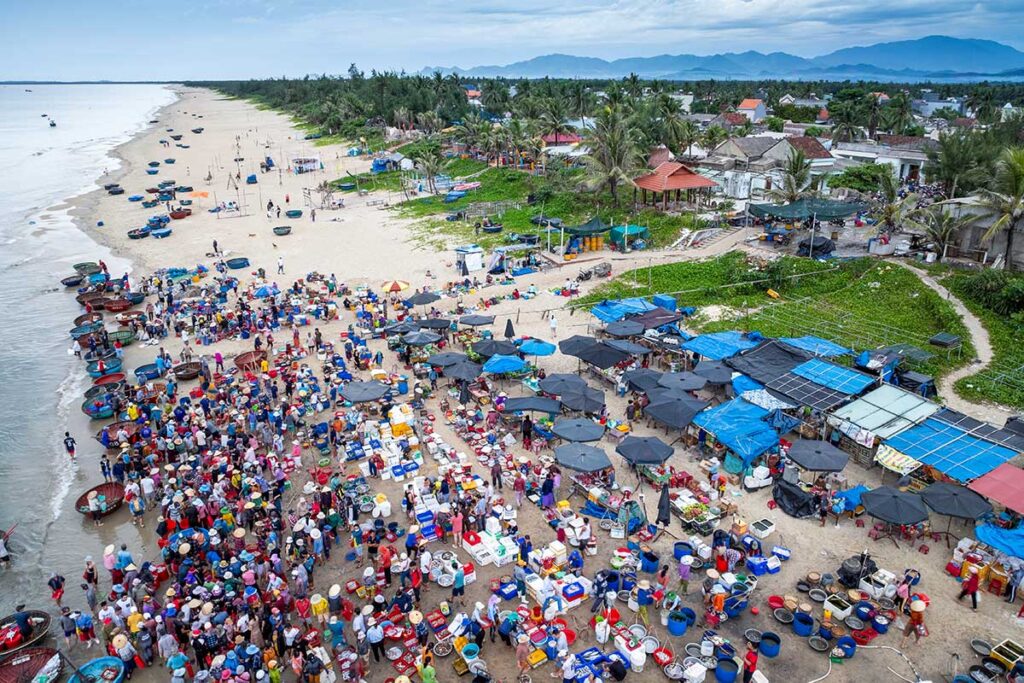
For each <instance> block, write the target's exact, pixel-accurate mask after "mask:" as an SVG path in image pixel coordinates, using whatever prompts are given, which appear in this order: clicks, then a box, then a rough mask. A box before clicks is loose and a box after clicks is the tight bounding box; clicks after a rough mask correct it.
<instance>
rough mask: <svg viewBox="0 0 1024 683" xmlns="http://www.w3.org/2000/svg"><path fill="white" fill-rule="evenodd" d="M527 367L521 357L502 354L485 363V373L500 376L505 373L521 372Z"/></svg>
mask: <svg viewBox="0 0 1024 683" xmlns="http://www.w3.org/2000/svg"><path fill="white" fill-rule="evenodd" d="M525 367H526V361H524V360H523V359H522V358H520V357H519V356H502V355H501V354H495V355H493V356H491V357H490V358H488V359H487V362H486V363H484V367H483V371H484V372H492V373H494V374H498V375H500V374H502V373H504V372H519V371H520V370H522V369H523V368H525Z"/></svg>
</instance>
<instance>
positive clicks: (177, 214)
mask: <svg viewBox="0 0 1024 683" xmlns="http://www.w3.org/2000/svg"><path fill="white" fill-rule="evenodd" d="M168 215H169V216H170V217H171V218H172V219H173V220H176V221H180V220H181V219H183V218H188V217H189V216H191V215H192V209H181V210H180V211H171V212H170V213H169V214H168Z"/></svg>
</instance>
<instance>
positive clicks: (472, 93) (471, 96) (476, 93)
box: [462, 84, 484, 108]
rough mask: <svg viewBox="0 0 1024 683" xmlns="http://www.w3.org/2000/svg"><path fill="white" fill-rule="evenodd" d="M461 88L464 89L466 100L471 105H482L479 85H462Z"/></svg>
mask: <svg viewBox="0 0 1024 683" xmlns="http://www.w3.org/2000/svg"><path fill="white" fill-rule="evenodd" d="M462 89H463V90H465V91H466V101H467V102H468V103H469V104H470V105H471V106H473V107H478V108H479V107H483V106H484V103H483V102H482V101H481V100H480V97H481V95H482V93H481V92H480V88H479V86H476V85H469V84H467V85H464V86H462Z"/></svg>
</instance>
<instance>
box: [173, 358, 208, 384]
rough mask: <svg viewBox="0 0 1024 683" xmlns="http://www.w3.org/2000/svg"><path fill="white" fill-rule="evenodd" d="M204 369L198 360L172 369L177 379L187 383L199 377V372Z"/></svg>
mask: <svg viewBox="0 0 1024 683" xmlns="http://www.w3.org/2000/svg"><path fill="white" fill-rule="evenodd" d="M202 369H203V365H202V363H200V362H199V361H197V360H191V361H188V362H186V363H179V364H178V365H175V366H174V367H173V368H171V372H172V373H173V374H174V378H175V379H177V380H181V381H187V380H190V379H195V378H196V377H198V376H199V372H200V370H202Z"/></svg>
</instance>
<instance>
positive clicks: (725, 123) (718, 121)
mask: <svg viewBox="0 0 1024 683" xmlns="http://www.w3.org/2000/svg"><path fill="white" fill-rule="evenodd" d="M749 122H750V119H748V118H747V117H746V115H745V114H741V113H739V112H734V111H728V112H724V113H722V114H719V115H718V116H715V117H712V118H711V119H709V120H708V122H707V126H708V127H709V128H710V127H711V126H721V127H722V128H724V129H726V130H732V129H733V128H735V127H737V126H742V125H744V124H746V123H749Z"/></svg>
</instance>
